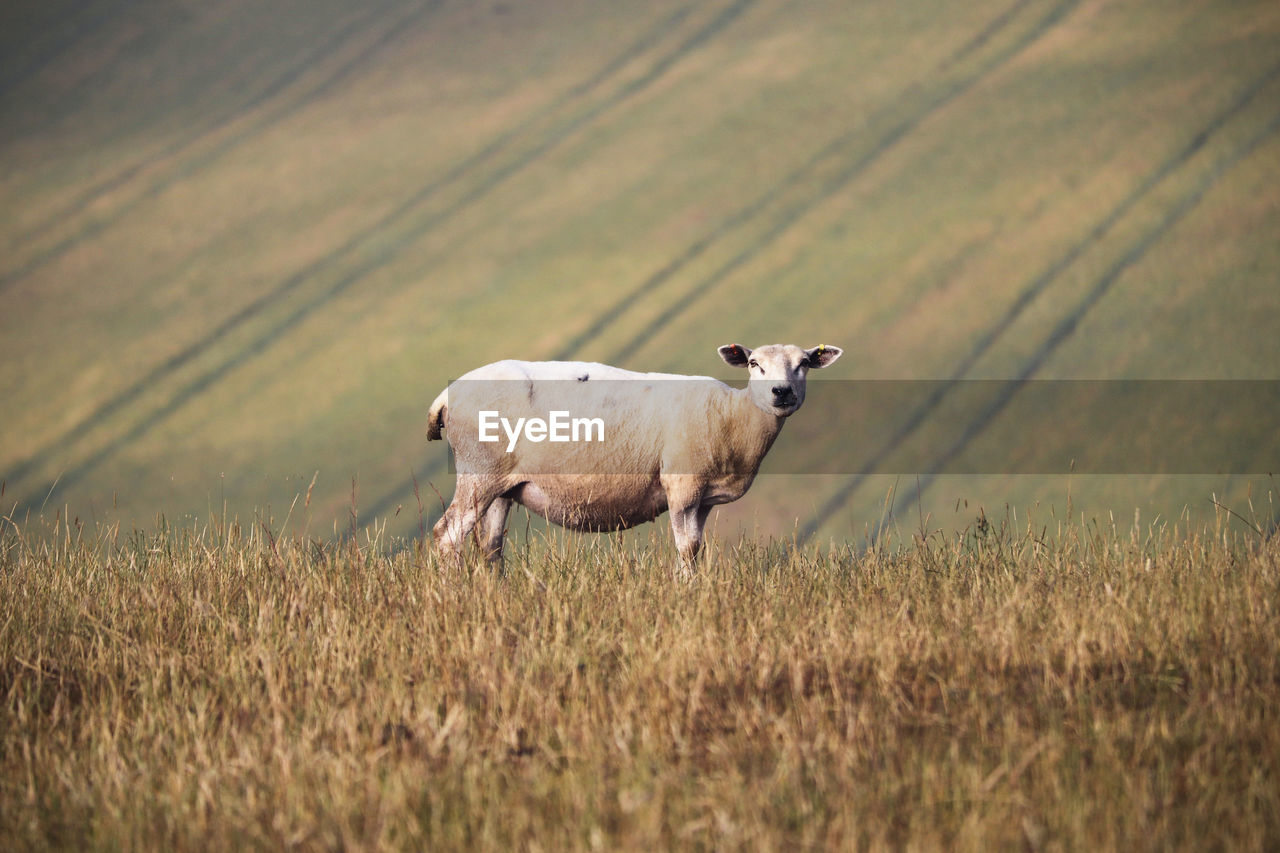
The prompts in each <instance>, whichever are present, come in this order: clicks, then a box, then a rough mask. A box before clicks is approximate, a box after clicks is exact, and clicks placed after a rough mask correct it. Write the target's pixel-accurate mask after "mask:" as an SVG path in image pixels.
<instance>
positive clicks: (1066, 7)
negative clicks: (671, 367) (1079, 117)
mask: <svg viewBox="0 0 1280 853" xmlns="http://www.w3.org/2000/svg"><path fill="white" fill-rule="evenodd" d="M1077 3H1078V0H1065V2H1062V3H1058V4H1057V5H1055V6H1054V7H1053V8H1052V9H1050V10H1049V12H1048V14H1046V15H1045V16H1044V17H1043V18H1041V19H1040V21H1039V22H1037V24H1036V25H1035V26H1034V27H1032V28H1031V29H1030V30H1028V31H1027V32H1026V33H1024V34H1023V35H1022V37H1021V38H1019V39H1018V40H1017V41H1016V42H1014V43H1013V44H1012V45H1010V46H1009V47H1007V48H1006V49H1005V50H1003V51H1001V52H1000V53H998V54H997V55H996V56H994V57H992V58H991V59H990V60H989V61H987V62H986V63H985V64H983V65H982V66H981V67H980V68H979V69H978V70H977V71H975V72H973V73H972V74H969V75H968V76H965V77H962V78H961V79H959V80H956V81H953V82H952V83H951V84H950V85H949V86H946V87H945V88H944V89H943V91H942V92H940V93H938V94H936V95H934V96H933V97H932V98H931V99H930V100H929V101H928V102H927V103H926V104H925V105H924V107H923V108H922V109H919V110H917V111H915V112H914V113H912V114H910V115H908V116H907V117H905V118H902V119H899V120H898V121H896V122H895V123H893V124H892V126H891V127H890V128H889V130H888V131H887V132H885V133H884V134H883V135H881V136H880V138H879V139H877V140H876V142H875V144H873V145H872V147H871V148H870V150H868V151H866V152H865V153H863V154H862V155H860V156H858V157H857V158H855V159H854V160H853V161H852V162H850V163H849V164H847V165H846V166H845V167H844V168H843V169H841V171H840V172H839V173H838V174H837V175H836V176H835V177H834V178H833V179H832V180H829V181H827V182H826V183H825V184H823V186H822V188H821V189H820V190H819V191H818V192H817V193H815V194H813V195H812V196H810V197H809V198H807V199H803V200H801V201H798V202H796V203H794V204H792V205H791V206H790V207H788V208H786V209H785V210H783V211H782V212H781V213H780V214H779V215H778V216H777V217H775V218H774V220H773V222H772V223H771V224H770V225H769V227H768V228H767V229H766V230H765V232H764V233H763V234H762V235H760V237H759V238H758V239H756V240H754V241H752V243H751V244H750V245H748V246H747V247H746V248H744V249H741V250H740V251H739V252H738V253H737V254H735V255H734V256H733V257H731V258H730V259H729V260H727V261H725V262H724V263H723V264H721V265H720V266H719V267H717V268H716V269H715V270H714V271H713V272H711V273H710V274H709V275H707V276H705V277H703V278H701V279H699V280H698V281H697V282H695V283H694V285H693V286H692V287H690V288H688V289H687V290H685V292H684V293H683V294H681V295H680V296H679V297H677V298H676V299H675V301H674V302H672V303H671V304H669V305H667V306H666V307H665V308H664V309H663V310H662V311H661V312H659V313H658V315H657V316H656V317H654V318H653V319H651V320H650V321H649V322H648V323H646V324H645V325H644V327H643V328H641V329H640V331H638V332H636V333H635V334H634V335H633V336H632V337H631V338H630V339H628V340H627V341H626V342H625V343H624V344H623V345H622V346H620V347H619V348H618V349H616V350H615V351H614V352H613V353H612V355H611V359H612V361H613V362H618V361H622V360H625V359H626V358H628V357H629V356H631V355H632V354H633V353H635V352H636V351H637V350H639V349H640V347H642V346H643V345H644V344H645V342H646V341H648V340H650V339H651V338H653V336H654V335H655V334H657V333H658V332H659V331H660V330H661V329H662V328H663V327H664V326H666V325H667V324H668V323H670V322H671V321H672V320H674V319H675V318H676V317H678V316H680V315H681V314H683V313H684V312H685V311H687V310H688V309H689V308H690V307H691V306H693V305H694V304H696V303H698V302H700V301H702V300H703V299H705V298H706V297H707V296H708V295H709V294H710V293H711V292H712V291H714V290H715V289H716V288H717V287H718V286H719V285H720V284H722V283H723V282H724V281H725V280H726V279H727V278H728V277H729V276H730V275H731V274H732V273H733V272H735V271H736V270H738V269H740V268H741V267H743V266H745V265H746V264H747V263H748V262H750V261H751V260H753V259H754V258H756V257H757V256H758V255H760V254H761V252H763V251H764V250H765V249H767V248H769V247H770V246H771V245H772V244H773V243H774V242H776V241H777V239H778V238H779V237H781V236H782V235H784V234H786V233H787V232H788V231H790V230H791V228H792V227H793V226H794V225H795V224H796V223H798V222H800V221H801V220H802V219H803V218H804V217H805V216H807V215H808V214H809V213H811V212H812V211H814V210H816V209H817V208H818V207H819V206H821V205H822V204H823V203H824V202H826V201H828V200H829V199H831V198H833V197H834V196H835V195H837V194H838V193H840V192H842V191H843V190H845V189H846V188H847V187H848V186H849V185H850V184H851V183H853V181H854V180H855V179H856V178H858V177H859V176H860V175H862V174H863V173H865V172H866V171H867V169H869V168H870V167H871V166H872V165H874V164H875V163H876V162H877V161H879V160H880V159H881V158H882V157H883V156H884V155H885V154H886V153H888V152H889V151H891V150H892V149H893V148H894V146H895V145H897V144H898V143H899V142H901V141H902V140H903V139H904V138H906V137H907V136H908V135H909V134H910V133H911V132H912V131H913V130H915V129H916V128H917V127H919V126H920V125H921V124H922V123H924V122H925V121H926V120H927V119H928V118H929V117H931V116H932V115H934V114H936V113H937V112H939V111H940V110H942V109H944V108H945V107H946V106H948V105H949V104H951V103H953V102H954V101H956V100H957V99H959V98H960V97H962V96H963V95H965V94H966V93H967V92H969V91H971V90H972V89H973V88H974V87H976V86H977V85H979V84H980V83H981V82H982V81H983V80H984V79H986V78H987V77H988V76H989V75H990V74H992V73H994V72H996V71H997V70H999V69H1000V68H1001V67H1003V66H1004V65H1005V64H1006V63H1007V62H1009V60H1011V59H1013V58H1014V57H1015V56H1017V55H1018V54H1020V53H1021V52H1022V51H1023V50H1025V49H1026V48H1027V47H1029V46H1030V45H1032V44H1034V43H1035V42H1036V41H1038V40H1039V39H1040V38H1041V37H1042V36H1043V35H1044V34H1045V33H1046V32H1048V31H1049V30H1051V29H1052V28H1053V27H1054V26H1055V25H1056V24H1057V23H1059V22H1060V21H1062V20H1063V18H1065V17H1066V16H1067V14H1068V13H1069V12H1070V11H1071V10H1072V9H1073V8H1075V6H1076V5H1077Z"/></svg>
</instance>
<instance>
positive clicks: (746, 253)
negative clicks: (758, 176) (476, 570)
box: [370, 0, 1078, 517]
mask: <svg viewBox="0 0 1280 853" xmlns="http://www.w3.org/2000/svg"><path fill="white" fill-rule="evenodd" d="M1028 2H1029V0H1015V2H1014V3H1013V5H1011V6H1009V7H1008V8H1006V9H1005V10H1003V11H1002V12H1001V13H1000V14H999V15H997V16H996V17H995V18H993V19H992V20H991V21H990V22H988V23H987V24H986V25H985V26H984V27H983V29H982V30H980V31H979V32H978V33H977V34H976V35H975V36H973V37H972V38H971V39H969V40H968V41H967V42H965V43H964V44H963V45H962V46H961V47H960V48H959V49H958V50H956V51H955V52H954V53H952V54H951V55H950V56H948V57H947V58H946V59H944V60H943V61H942V63H940V65H939V70H941V69H943V68H947V67H950V66H952V65H954V64H956V63H957V62H959V61H960V60H961V59H963V58H964V57H967V56H969V55H970V54H972V53H974V52H975V51H977V50H979V49H980V48H981V47H982V46H983V45H985V44H986V43H987V42H988V41H990V39H991V38H993V37H994V36H995V35H996V34H997V33H998V32H999V31H1000V30H1001V29H1003V28H1004V27H1006V26H1007V25H1008V24H1009V23H1010V22H1011V21H1012V20H1013V19H1014V18H1015V17H1016V14H1017V12H1018V11H1020V10H1021V9H1022V8H1023V7H1024V6H1026V5H1027V3H1028ZM1077 2H1078V0H1065V2H1062V3H1059V4H1057V5H1056V6H1054V7H1053V8H1052V9H1051V10H1050V11H1049V12H1048V13H1047V14H1046V15H1045V16H1044V17H1043V18H1042V19H1041V20H1040V21H1039V22H1038V23H1037V24H1036V25H1035V26H1034V27H1033V28H1032V29H1030V30H1029V31H1028V32H1027V33H1025V34H1024V35H1023V36H1022V37H1021V38H1019V39H1017V40H1016V42H1015V43H1014V44H1012V45H1011V46H1009V47H1008V48H1006V49H1005V50H1003V51H1001V52H1000V53H999V54H997V55H996V56H995V57H993V58H992V59H991V60H989V61H988V62H987V63H985V64H983V65H982V66H980V67H979V68H978V69H977V70H976V71H974V72H973V73H971V74H970V75H968V76H965V77H962V78H961V79H959V80H957V81H953V82H952V83H951V85H950V86H946V87H943V91H942V92H941V93H940V94H936V95H934V97H933V98H932V99H930V100H929V101H928V102H927V103H926V104H925V106H924V107H923V109H920V110H918V111H916V112H915V113H913V114H912V115H910V116H908V117H907V118H906V119H902V120H899V121H897V122H896V123H895V124H893V126H892V127H891V128H890V130H889V131H888V132H887V133H885V134H884V135H882V136H881V137H880V138H879V139H878V140H877V141H876V143H875V144H874V145H873V146H872V148H871V150H870V151H868V152H866V153H864V154H862V155H861V156H859V157H857V158H856V159H855V160H853V161H852V162H851V163H849V164H848V165H846V166H845V167H844V168H843V169H842V170H841V172H840V173H839V174H838V175H837V177H836V178H835V180H834V181H830V182H827V183H826V184H824V185H823V187H822V188H821V189H820V190H819V191H818V192H817V193H816V194H814V195H812V196H810V197H809V198H807V199H804V200H802V201H800V202H798V203H796V204H795V205H793V206H792V207H791V208H788V209H787V210H786V211H785V212H784V214H783V215H782V216H781V217H779V218H778V219H776V220H775V221H774V222H773V224H772V225H771V226H770V227H769V229H768V230H767V231H766V232H765V235H764V236H763V237H762V238H761V239H760V240H759V241H757V242H755V243H753V244H752V245H751V246H749V247H747V248H746V249H743V250H742V251H740V252H738V253H737V254H736V255H734V256H733V257H732V258H731V259H730V260H729V261H727V262H726V263H724V264H722V265H721V266H720V267H718V268H717V269H716V270H715V271H714V272H712V273H711V274H710V275H709V276H707V277H705V278H703V279H701V280H699V282H698V283H697V284H696V285H695V286H694V287H693V288H691V289H690V290H688V291H686V293H685V294H684V296H683V298H682V300H681V301H678V302H677V303H676V305H674V306H669V307H668V308H667V309H666V310H665V311H664V312H663V313H662V314H661V315H660V316H659V317H658V318H657V319H655V320H653V321H651V322H650V323H649V324H648V325H647V326H646V327H645V330H644V331H643V332H641V333H640V334H637V335H635V336H634V337H632V338H630V339H629V340H628V341H627V342H626V343H625V344H624V345H623V346H622V347H620V348H619V349H618V350H616V351H615V352H614V353H613V354H612V355H611V356H610V363H617V362H619V361H622V360H624V359H625V358H626V357H628V356H630V355H631V354H632V353H634V352H635V351H636V350H637V349H639V347H640V346H641V345H642V344H643V342H644V340H646V339H647V338H648V337H651V336H652V334H653V332H654V331H656V330H657V329H658V328H661V326H662V325H663V324H665V323H666V322H668V321H669V320H670V319H671V318H673V317H675V316H676V315H677V314H679V313H680V311H682V310H684V308H685V307H687V306H688V305H690V304H692V303H693V302H694V301H697V300H698V299H700V298H701V297H702V296H703V295H705V293H704V291H705V290H707V289H710V288H711V287H714V286H715V285H717V284H719V283H720V282H721V281H723V279H724V278H726V277H727V276H728V275H729V274H730V273H731V272H733V271H734V270H736V269H738V268H739V267H741V266H743V265H744V264H746V263H747V262H748V261H750V260H751V259H752V258H753V257H755V256H756V255H757V254H759V253H760V252H761V251H762V250H763V249H764V248H765V247H766V245H767V244H768V243H770V242H772V241H774V240H776V239H777V238H778V237H780V236H781V235H782V234H784V233H785V232H786V231H787V230H788V229H789V228H791V226H793V225H794V224H795V223H796V222H798V221H799V220H800V219H802V218H803V217H804V216H805V215H806V214H807V213H809V212H810V211H811V210H813V209H815V208H817V207H818V206H819V205H821V204H822V203H823V202H824V201H826V200H827V199H829V198H831V197H832V196H834V195H835V194H837V193H838V192H840V191H841V190H842V189H844V188H845V187H846V186H847V185H848V184H849V183H851V182H852V181H853V180H854V179H855V178H856V177H857V176H858V175H860V174H862V173H863V172H864V171H865V170H866V169H867V168H869V167H870V166H871V165H872V164H873V163H874V162H875V161H877V160H878V159H879V158H880V157H881V156H883V155H884V154H885V153H887V152H888V151H889V150H890V149H891V148H892V147H893V146H894V145H895V144H896V143H897V142H899V141H900V140H901V139H902V138H903V137H905V136H906V135H907V134H909V133H910V132H911V131H912V130H913V129H915V128H916V127H917V126H919V125H920V124H921V123H922V122H924V121H925V120H926V119H927V118H928V117H929V116H930V115H932V114H934V113H935V112H936V111H938V110H940V109H942V108H943V107H945V106H946V105H947V104H949V103H951V102H952V101H953V100H955V99H956V98H958V97H960V96H961V95H963V94H964V93H965V92H967V91H969V90H970V89H972V88H973V87H974V86H976V85H977V84H978V83H979V82H980V81H981V80H982V79H984V78H985V77H986V76H987V75H989V74H991V73H993V72H994V71H996V70H997V69H998V68H1000V67H1001V66H1003V65H1004V64H1005V63H1006V62H1008V61H1009V60H1010V59H1012V58H1013V57H1014V56H1016V55H1018V54H1019V53H1021V52H1022V51H1023V50H1024V49H1025V48H1026V47H1028V46H1029V45H1031V44H1032V43H1034V42H1035V41H1036V40H1038V39H1039V38H1040V37H1041V36H1042V35H1044V33H1045V32H1047V31H1048V30H1049V29H1051V28H1052V27H1053V26H1054V25H1055V24H1056V23H1058V22H1059V21H1061V20H1062V19H1063V18H1064V17H1066V15H1067V14H1068V13H1069V12H1070V10H1071V9H1072V8H1074V7H1075V6H1076V5H1077ZM919 85H920V84H919V83H916V84H913V85H912V86H910V87H908V91H911V90H912V89H913V88H918V86H919ZM868 124H871V125H874V124H875V122H874V121H872V122H870V123H866V124H862V125H860V126H859V127H858V128H857V129H855V130H850V131H846V132H844V133H841V134H840V135H838V136H837V137H835V138H834V139H832V140H830V141H829V142H827V143H825V144H824V145H822V146H821V147H820V148H819V149H818V150H817V151H816V152H815V153H814V154H812V155H811V156H810V157H809V158H808V159H807V160H806V161H804V162H803V163H802V164H801V165H800V166H798V167H796V168H795V169H793V170H792V171H791V172H789V173H788V174H787V175H786V176H784V177H783V178H782V179H781V180H780V181H779V182H778V183H776V184H775V185H773V186H772V187H770V188H769V189H768V190H767V191H765V192H764V193H763V194H761V195H760V196H757V197H756V198H755V199H753V200H752V201H750V202H749V203H748V204H746V205H744V206H743V207H741V208H739V209H738V210H736V211H734V212H733V213H731V214H730V215H729V216H727V217H725V218H724V219H723V220H721V222H720V223H719V224H718V225H717V226H716V227H715V228H714V229H712V230H711V231H709V232H708V233H707V234H705V235H703V236H702V237H700V238H698V239H697V240H696V241H694V242H693V243H691V244H689V246H687V247H686V248H685V249H684V250H683V251H682V252H680V254H678V255H677V256H676V257H674V258H673V259H672V260H670V261H669V262H668V263H667V264H665V265H664V266H663V267H661V268H660V269H659V270H657V271H656V272H654V273H653V274H652V275H650V276H649V277H647V278H646V279H645V280H644V281H642V282H641V283H640V284H639V285H637V286H636V287H634V288H632V289H631V290H629V291H627V292H626V293H624V294H623V295H622V296H621V297H620V298H619V299H617V300H616V301H615V302H614V303H613V304H612V305H611V306H609V307H608V308H606V309H605V310H604V312H603V313H601V314H600V316H598V317H597V318H596V319H595V320H593V321H592V322H591V323H590V324H589V325H588V326H587V328H586V329H584V330H583V331H581V332H579V333H578V334H577V335H575V336H574V337H573V338H572V339H570V340H569V341H568V342H567V343H566V344H565V345H563V346H562V347H560V348H559V349H558V350H557V351H556V352H555V353H554V355H553V356H552V358H554V359H565V358H571V357H572V356H574V355H576V354H577V353H579V352H580V351H581V349H582V347H584V346H585V345H587V344H589V343H591V342H592V341H594V340H595V339H597V338H599V337H600V336H601V335H603V334H604V333H605V332H606V331H607V330H608V328H609V327H610V325H611V324H612V323H614V322H615V321H616V320H618V319H619V318H621V317H622V316H623V315H624V314H625V313H626V312H627V311H628V310H630V309H631V308H632V307H634V306H635V304H636V303H638V302H639V301H640V300H641V299H643V297H644V296H646V295H647V294H648V293H650V292H652V291H653V290H654V289H655V288H656V287H658V286H659V285H661V284H663V283H665V282H666V281H668V280H669V279H671V278H673V277H674V276H675V275H677V274H678V273H679V272H680V271H681V270H682V269H683V268H685V267H686V266H688V265H689V264H690V263H692V262H693V261H695V260H696V259H697V258H699V257H700V256H702V255H703V254H704V253H705V252H706V251H707V250H708V249H710V248H711V247H712V246H714V245H715V244H717V243H718V242H719V241H721V240H722V239H724V238H725V237H727V236H729V235H730V234H732V233H733V232H735V231H737V230H738V229H740V228H741V227H742V226H744V225H746V224H747V223H749V222H751V221H752V220H754V219H755V218H756V217H757V216H759V214H761V213H762V212H763V211H764V210H766V209H767V208H768V207H769V205H770V204H771V203H772V202H774V201H775V200H776V199H777V198H778V197H780V196H781V195H782V194H783V193H785V192H787V191H788V190H790V189H792V188H793V187H795V186H797V185H799V184H800V183H802V182H803V181H804V180H805V179H807V178H808V177H809V176H811V175H812V174H813V173H814V172H815V171H817V170H818V169H819V168H820V167H822V166H823V165H824V164H827V163H828V161H829V160H830V159H831V158H832V157H833V156H835V155H838V154H840V153H842V152H844V151H845V150H846V149H847V147H848V146H849V144H850V143H852V142H853V141H854V140H856V139H857V138H858V137H859V136H861V135H862V134H864V133H865V132H866V127H867V125H868ZM444 470H445V463H444V462H438V461H437V462H429V463H428V464H427V466H426V468H425V469H424V471H423V477H424V479H425V478H427V477H431V476H435V475H436V474H440V473H444ZM412 485H413V479H412V478H407V479H405V480H404V481H402V482H400V483H398V484H397V486H396V488H394V489H392V490H391V491H390V492H388V493H384V496H383V497H382V498H381V499H379V500H378V501H377V502H376V503H375V504H374V505H373V506H372V507H371V509H370V514H371V515H373V516H374V517H376V516H378V515H381V514H383V513H386V512H388V511H390V510H391V509H392V508H393V507H395V506H396V505H397V504H398V503H401V502H400V501H399V500H398V498H397V497H396V496H397V495H403V494H405V493H406V492H407V490H409V489H410V488H411V487H412Z"/></svg>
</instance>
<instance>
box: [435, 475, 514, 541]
mask: <svg viewBox="0 0 1280 853" xmlns="http://www.w3.org/2000/svg"><path fill="white" fill-rule="evenodd" d="M494 498H495V495H494V494H493V490H492V489H485V488H483V487H482V485H481V484H480V483H478V482H476V481H475V480H474V479H473V478H470V477H459V478H458V485H457V488H456V489H455V490H454V493H453V500H452V501H450V502H449V508H448V509H446V510H445V511H444V515H442V516H441V517H440V520H439V521H437V522H436V525H435V527H434V528H433V531H432V533H433V535H434V538H435V545H436V548H437V549H438V550H439V552H440V555H441V557H443V558H445V559H448V560H452V561H457V560H460V559H461V557H462V548H463V546H464V545H465V544H466V541H467V538H468V537H469V536H471V534H472V531H474V530H475V529H476V525H477V524H479V522H480V519H481V518H483V517H484V516H485V514H486V513H487V512H488V510H489V507H490V506H491V504H492V503H493V501H494ZM504 517H505V512H504Z"/></svg>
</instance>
